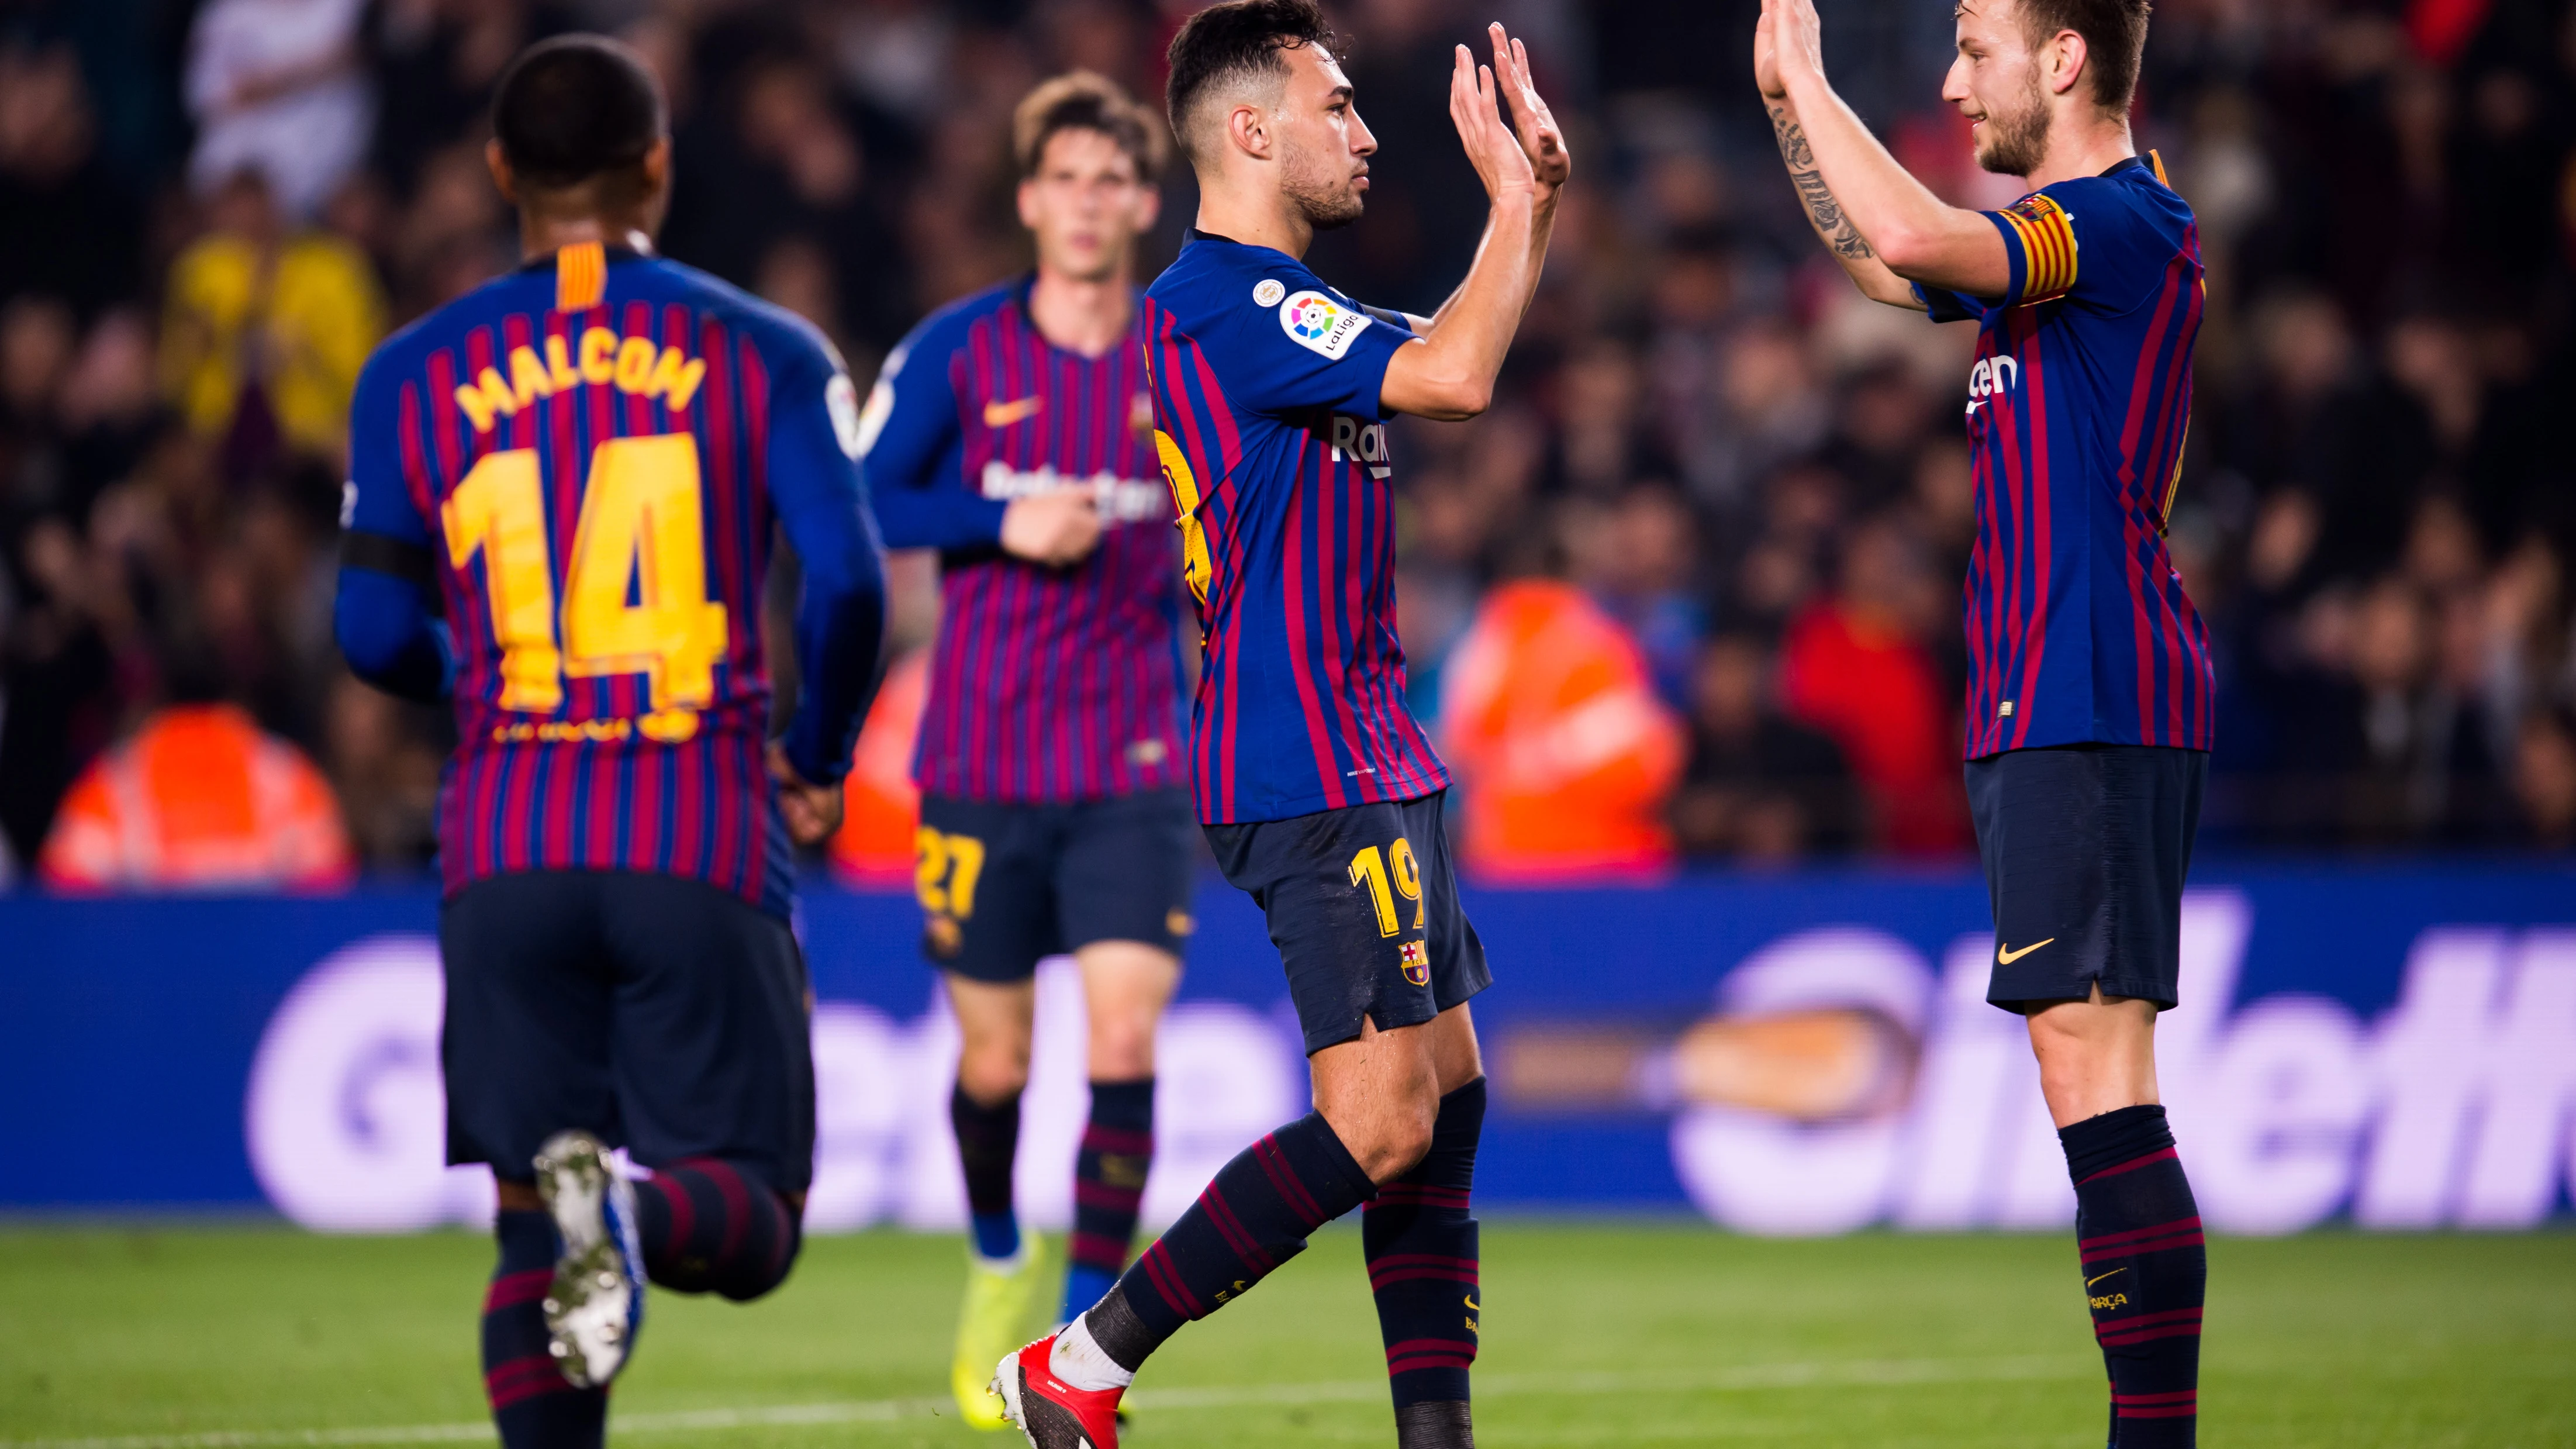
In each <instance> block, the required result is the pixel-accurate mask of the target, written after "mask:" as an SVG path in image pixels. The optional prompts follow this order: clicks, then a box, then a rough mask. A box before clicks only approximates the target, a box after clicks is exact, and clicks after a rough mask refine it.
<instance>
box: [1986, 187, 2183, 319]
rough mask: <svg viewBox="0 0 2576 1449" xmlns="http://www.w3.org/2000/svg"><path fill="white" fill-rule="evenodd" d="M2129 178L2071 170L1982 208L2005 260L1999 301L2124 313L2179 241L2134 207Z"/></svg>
mask: <svg viewBox="0 0 2576 1449" xmlns="http://www.w3.org/2000/svg"><path fill="white" fill-rule="evenodd" d="M2136 184H2137V183H2134V182H2130V181H2127V180H2125V179H2123V178H2121V177H2120V176H2119V175H2118V174H2117V173H2114V174H2113V175H2110V176H2086V177H2079V178H2077V179H2075V180H2072V181H2061V182H2059V183H2057V184H2056V185H2054V186H2051V187H2048V188H2047V189H2046V190H2043V191H2036V192H2033V193H2032V194H2030V195H2028V196H2025V197H2023V198H2022V199H2021V200H2019V201H2016V202H2014V203H2013V204H2012V205H2010V206H2008V207H2005V208H2004V209H2003V210H2001V211H1990V212H1987V213H1986V214H1985V215H1986V219H1987V220H1989V221H1991V222H1993V223H1994V224H1995V229H1996V230H1997V231H1999V232H2001V233H2002V234H2003V239H2004V251H2005V253H2006V254H2007V255H2008V256H2009V257H2010V258H2011V260H2012V286H2011V288H2010V290H2008V291H2007V292H2006V293H2005V294H2004V298H2003V301H2002V304H2001V305H2003V306H2006V307H2017V306H2022V305H2025V304H2028V303H2033V302H2054V301H2057V300H2058V299H2060V298H2066V299H2069V300H2071V301H2073V302H2075V303H2076V304H2077V305H2080V306H2084V307H2089V308H2092V309H2095V310H2099V311H2104V312H2125V311H2127V310H2128V309H2130V308H2131V307H2134V306H2136V305H2137V304H2138V302H2139V301H2140V299H2141V298H2143V297H2145V296H2146V295H2147V294H2149V293H2150V292H2152V291H2153V290H2154V289H2155V287H2156V285H2157V284H2158V283H2159V282H2160V281H2161V280H2162V278H2163V274H2164V263H2165V262H2166V261H2167V260H2169V259H2171V257H2172V256H2173V255H2174V254H2175V252H2176V250H2177V248H2178V245H2179V240H2178V238H2171V237H2167V236H2165V235H2164V234H2163V232H2162V231H2161V230H2160V229H2159V227H2158V225H2157V222H2156V220H2155V219H2154V218H2152V217H2150V216H2148V215H2146V214H2145V213H2144V212H2143V211H2142V210H2141V209H2140V203H2139V199H2138V198H2137V197H2136V195H2135V194H2134V191H2133V187H2134V185H2136ZM2149 184H2160V183H2149Z"/></svg>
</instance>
